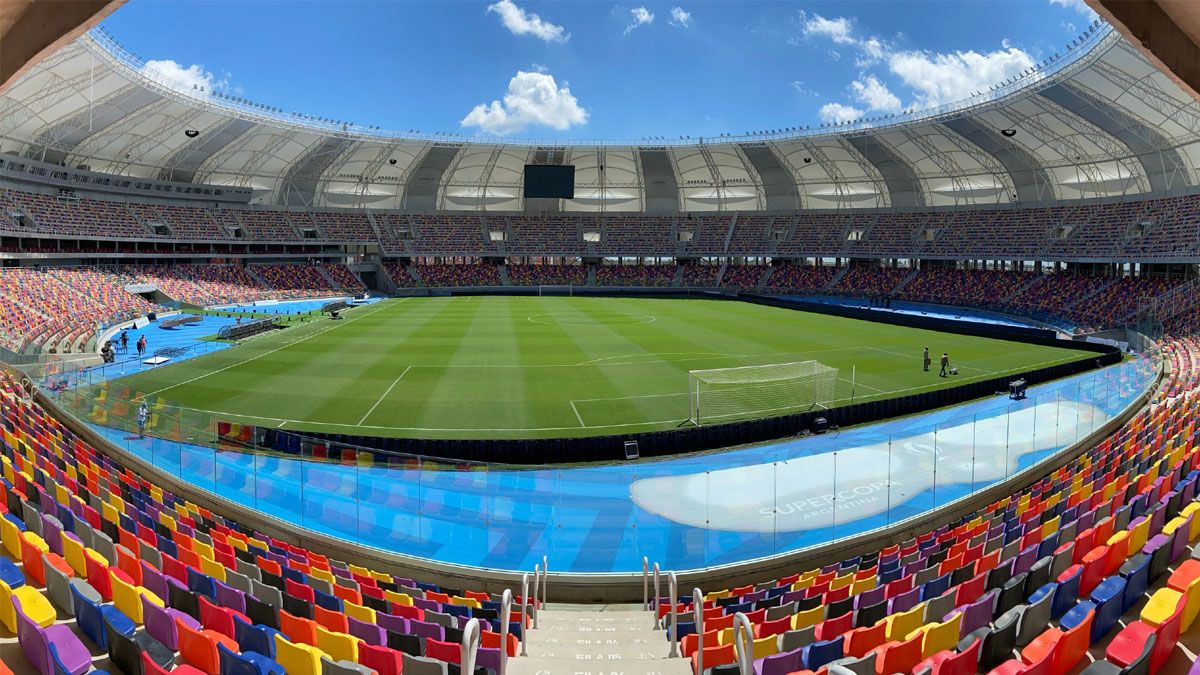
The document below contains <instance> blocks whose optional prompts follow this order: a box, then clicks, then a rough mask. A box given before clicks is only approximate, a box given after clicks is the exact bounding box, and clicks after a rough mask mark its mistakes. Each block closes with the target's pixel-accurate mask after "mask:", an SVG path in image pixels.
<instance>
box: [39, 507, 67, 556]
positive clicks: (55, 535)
mask: <svg viewBox="0 0 1200 675" xmlns="http://www.w3.org/2000/svg"><path fill="white" fill-rule="evenodd" d="M42 539H45V540H46V545H47V546H49V547H50V552H51V553H54V554H55V555H58V556H61V555H62V554H63V547H62V523H60V522H59V521H58V518H55V517H54V516H52V515H49V514H45V513H43V514H42Z"/></svg>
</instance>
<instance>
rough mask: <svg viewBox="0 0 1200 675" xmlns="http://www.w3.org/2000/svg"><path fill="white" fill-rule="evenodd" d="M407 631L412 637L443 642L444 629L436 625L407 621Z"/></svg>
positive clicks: (444, 637)
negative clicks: (408, 630)
mask: <svg viewBox="0 0 1200 675" xmlns="http://www.w3.org/2000/svg"><path fill="white" fill-rule="evenodd" d="M408 626H409V629H410V630H411V632H412V634H413V635H416V636H417V637H422V638H433V639H434V640H445V639H446V629H445V628H442V626H440V625H438V624H436V623H428V622H426V621H409V622H408Z"/></svg>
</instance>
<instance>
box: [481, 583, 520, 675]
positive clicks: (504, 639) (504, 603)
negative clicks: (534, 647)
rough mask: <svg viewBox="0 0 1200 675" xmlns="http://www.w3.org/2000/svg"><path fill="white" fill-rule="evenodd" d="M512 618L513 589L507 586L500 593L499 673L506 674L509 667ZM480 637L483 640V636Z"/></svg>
mask: <svg viewBox="0 0 1200 675" xmlns="http://www.w3.org/2000/svg"><path fill="white" fill-rule="evenodd" d="M511 618H512V591H510V590H509V589H507V588H506V589H504V593H503V594H501V595H500V672H499V673H498V674H497V675H504V671H505V669H506V668H507V667H508V622H509V620H510V619H511ZM524 635H525V633H524V631H522V632H521V636H522V637H524ZM480 639H481V640H482V637H481V638H480ZM468 672H473V671H468Z"/></svg>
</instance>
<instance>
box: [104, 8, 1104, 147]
mask: <svg viewBox="0 0 1200 675" xmlns="http://www.w3.org/2000/svg"><path fill="white" fill-rule="evenodd" d="M1094 18H1095V15H1094V14H1092V13H1091V10H1089V9H1088V8H1087V7H1086V6H1084V4H1083V0H1010V1H1007V2H996V1H992V0H968V1H951V0H942V1H940V2H917V1H908V2H885V1H883V0H874V1H868V2H856V1H851V0H845V1H840V2H754V1H746V2H719V1H717V0H706V1H702V2H693V1H688V0H678V1H677V2H665V3H658V2H634V3H620V2H617V3H614V2H611V1H609V2H600V1H596V2H586V1H575V2H534V1H532V0H497V1H496V2H487V1H485V2H468V1H466V0H460V1H443V2H380V1H370V0H339V1H336V2H331V1H325V2H320V1H316V0H310V1H300V2H282V1H270V2H264V1H258V0H242V1H239V2H227V1H223V0H205V1H195V0H170V1H154V0H131V2H129V3H128V4H127V5H125V6H124V7H122V8H121V9H120V10H118V11H117V12H116V13H114V14H113V15H112V16H111V17H109V18H108V19H107V20H106V21H105V22H104V24H103V25H104V27H105V29H106V30H108V31H109V33H110V34H112V35H113V36H114V37H115V38H116V39H117V40H118V41H119V42H121V43H122V44H123V45H124V46H125V47H126V48H127V49H129V50H130V51H132V52H133V53H135V54H137V55H138V56H139V57H140V58H141V59H143V60H145V61H147V62H148V63H149V66H150V67H151V68H154V69H156V70H159V71H161V72H164V73H166V74H168V75H170V76H171V77H173V78H175V79H179V80H182V81H184V82H186V83H188V84H197V85H199V86H203V87H205V88H206V90H208V91H211V90H213V89H216V90H218V91H222V92H224V93H226V94H229V95H235V96H242V97H245V98H247V99H249V100H253V101H255V102H258V103H262V104H266V105H271V106H276V107H279V108H282V109H283V110H286V111H289V112H291V111H299V112H305V113H309V114H312V115H318V116H322V117H327V118H330V119H335V120H339V121H347V122H353V123H356V124H359V125H373V126H380V127H382V128H384V129H393V130H400V131H407V130H410V129H411V130H420V131H422V132H426V133H430V132H456V133H462V134H477V133H482V134H488V135H502V136H507V137H512V138H547V139H557V138H569V139H588V138H600V139H634V140H637V139H641V138H644V137H654V136H663V137H668V138H678V137H679V136H682V135H687V136H691V137H692V138H696V137H699V136H707V137H711V136H716V135H718V134H719V133H722V132H728V133H734V134H741V133H743V132H747V131H754V130H763V129H779V128H784V127H795V126H805V125H809V126H816V125H819V124H821V123H822V122H835V121H844V120H848V119H856V118H858V117H861V116H863V115H876V114H883V113H890V112H898V111H900V110H906V109H909V108H924V107H929V106H931V105H938V104H942V103H947V102H951V101H955V100H959V99H961V98H963V97H964V96H967V95H969V94H970V93H972V92H973V91H976V90H979V89H983V90H985V91H986V89H987V86H988V85H990V84H994V83H998V82H1000V81H1002V80H1004V79H1006V78H1008V77H1010V76H1013V75H1017V74H1020V72H1021V71H1022V70H1024V69H1025V68H1028V67H1029V66H1031V65H1033V64H1034V63H1036V62H1038V61H1040V60H1041V59H1042V58H1045V57H1047V56H1049V55H1051V54H1053V53H1054V52H1055V51H1061V50H1062V49H1063V46H1064V45H1065V44H1066V43H1067V42H1069V41H1070V40H1071V39H1072V38H1074V37H1075V36H1077V35H1078V34H1079V33H1080V32H1082V31H1083V30H1084V29H1085V28H1086V27H1087V25H1088V24H1089V23H1090V22H1091V21H1092V20H1093V19H1094Z"/></svg>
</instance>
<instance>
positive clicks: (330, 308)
mask: <svg viewBox="0 0 1200 675" xmlns="http://www.w3.org/2000/svg"><path fill="white" fill-rule="evenodd" d="M349 306H350V303H348V302H346V301H345V300H334V301H333V302H327V303H325V304H323V305H321V311H322V312H336V311H338V310H342V309H346V308H347V307H349Z"/></svg>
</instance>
